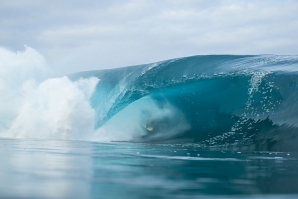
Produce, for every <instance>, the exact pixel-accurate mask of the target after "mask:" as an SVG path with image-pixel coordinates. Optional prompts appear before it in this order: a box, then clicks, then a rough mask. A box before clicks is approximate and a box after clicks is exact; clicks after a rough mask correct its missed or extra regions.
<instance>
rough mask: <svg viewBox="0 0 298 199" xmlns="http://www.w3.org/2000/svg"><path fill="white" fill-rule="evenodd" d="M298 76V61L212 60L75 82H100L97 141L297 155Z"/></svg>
mask: <svg viewBox="0 0 298 199" xmlns="http://www.w3.org/2000/svg"><path fill="white" fill-rule="evenodd" d="M297 71H298V57H297V56H276V55H260V56H234V55H210V56H193V57H186V58H180V59H173V60H168V61H162V62H158V63H154V64H146V65H140V66H133V67H126V68H119V69H113V70H102V71H88V72H82V73H77V74H73V75H71V76H70V78H71V79H72V80H73V81H76V80H77V79H79V78H90V77H97V78H98V79H100V82H99V83H98V84H97V86H96V89H95V91H94V93H93V95H92V97H91V99H90V103H91V106H92V107H93V109H94V110H95V112H96V117H95V118H96V122H95V123H96V124H95V129H97V130H96V132H95V133H94V139H99V140H101V139H102V138H103V137H105V139H106V140H110V141H137V142H144V141H145V142H162V143H163V142H171V143H179V142H186V143H198V144H200V145H202V146H235V145H236V146H250V147H254V148H255V149H259V150H296V148H297V147H296V146H295V145H296V140H297V138H298V136H297V133H298V131H297V125H298V92H297V91H298V90H297V89H298V86H297V85H298V73H297ZM103 140H104V139H103Z"/></svg>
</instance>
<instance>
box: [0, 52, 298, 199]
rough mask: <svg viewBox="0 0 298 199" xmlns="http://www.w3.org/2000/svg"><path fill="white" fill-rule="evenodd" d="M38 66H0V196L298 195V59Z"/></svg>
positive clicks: (267, 57)
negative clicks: (10, 71)
mask: <svg viewBox="0 0 298 199" xmlns="http://www.w3.org/2000/svg"><path fill="white" fill-rule="evenodd" d="M40 71H42V70H41V69H39V68H38V67H35V68H34V69H32V77H31V76H30V75H29V76H28V77H30V78H24V76H19V78H17V79H16V80H18V81H15V82H13V83H12V82H11V79H8V78H7V79H5V76H4V75H3V76H1V73H0V77H2V81H1V82H2V83H3V82H4V84H3V85H4V86H2V87H0V90H1V89H2V90H1V93H2V99H0V198H20V199H21V198H26V199H27V198H297V197H298V188H297V187H298V186H297V184H298V145H297V143H298V128H297V125H298V56H278V55H253V56H240V55H206V56H192V57H185V58H177V59H172V60H167V61H161V62H157V63H152V64H145V65H139V66H130V67H123V68H118V69H110V70H98V71H84V72H80V73H75V74H70V75H68V76H64V77H55V78H53V77H43V78H40V77H41V75H38V74H39V72H40ZM3 74H4V73H3ZM36 74H37V75H36ZM34 75H35V76H34ZM1 82H0V83H1Z"/></svg>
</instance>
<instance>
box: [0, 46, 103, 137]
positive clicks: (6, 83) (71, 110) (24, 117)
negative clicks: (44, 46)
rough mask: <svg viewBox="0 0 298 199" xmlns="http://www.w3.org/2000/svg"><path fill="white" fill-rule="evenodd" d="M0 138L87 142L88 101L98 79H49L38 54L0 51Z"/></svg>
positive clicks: (89, 123) (90, 130)
mask: <svg viewBox="0 0 298 199" xmlns="http://www.w3.org/2000/svg"><path fill="white" fill-rule="evenodd" d="M0 57H1V59H0V81H1V82H0V90H1V91H0V92H1V98H0V118H1V119H0V121H1V123H0V136H1V137H7V138H34V139H86V140H87V139H88V138H89V137H90V136H91V135H92V133H93V132H94V121H95V119H94V117H95V112H94V110H93V109H92V107H91V106H90V103H89V99H90V97H91V95H92V93H93V91H94V89H95V86H96V84H97V83H98V81H99V79H98V78H95V77H94V78H88V79H79V80H78V81H75V82H72V81H70V80H69V79H68V77H66V76H64V77H56V78H53V77H51V71H50V68H49V67H48V66H47V64H46V61H45V60H44V58H43V57H42V55H40V54H39V53H38V52H36V51H35V50H34V49H32V48H30V47H27V46H26V47H25V50H24V51H23V52H17V53H13V52H10V51H8V50H6V49H3V48H1V49H0Z"/></svg>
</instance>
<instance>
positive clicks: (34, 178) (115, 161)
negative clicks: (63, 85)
mask: <svg viewBox="0 0 298 199" xmlns="http://www.w3.org/2000/svg"><path fill="white" fill-rule="evenodd" d="M297 160H298V154H297V153H275V152H244V151H240V150H229V151H228V150H216V149H212V150H211V149H202V148H199V147H195V146H193V145H192V146H190V145H161V144H136V143H94V142H79V141H42V140H10V139H0V198H20V199H21V198H28V199H29V198H30V199H31V198H200V197H202V198H231V197H234V198H298V161H297Z"/></svg>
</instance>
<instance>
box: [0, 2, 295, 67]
mask: <svg viewBox="0 0 298 199" xmlns="http://www.w3.org/2000/svg"><path fill="white" fill-rule="evenodd" d="M2 2H3V3H2ZM297 32H298V2H297V1H291V0H284V1H277V0H276V1H273V0H272V1H269V0H265V1H257V0H252V1H245V0H216V1H207V0H188V1H185V0H183V1H182V0H175V1H170V0H165V1H156V0H153V1H151V0H150V1H149V0H130V1H120V0H113V1H91V0H88V1H80V0H75V1H58V0H52V1H34V0H27V1H26V3H24V1H21V0H16V1H13V2H11V1H1V0H0V45H2V46H6V47H8V48H10V49H12V50H20V48H22V46H23V45H24V44H27V45H28V46H31V47H33V48H35V49H36V50H38V51H40V52H41V53H42V54H43V55H45V56H46V59H47V60H48V61H49V62H50V64H51V65H52V66H53V68H56V69H58V68H59V70H60V72H62V73H68V72H74V71H80V70H89V69H99V68H111V67H121V66H125V65H134V64H142V63H147V62H154V61H159V60H163V59H169V58H174V57H182V56H189V55H196V54H270V53H273V54H297V50H298V36H297V35H298V34H297Z"/></svg>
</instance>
